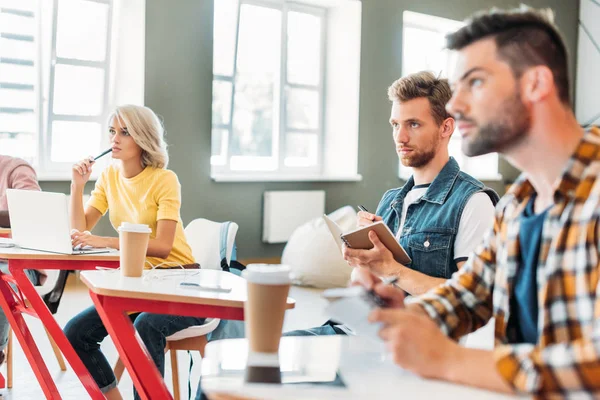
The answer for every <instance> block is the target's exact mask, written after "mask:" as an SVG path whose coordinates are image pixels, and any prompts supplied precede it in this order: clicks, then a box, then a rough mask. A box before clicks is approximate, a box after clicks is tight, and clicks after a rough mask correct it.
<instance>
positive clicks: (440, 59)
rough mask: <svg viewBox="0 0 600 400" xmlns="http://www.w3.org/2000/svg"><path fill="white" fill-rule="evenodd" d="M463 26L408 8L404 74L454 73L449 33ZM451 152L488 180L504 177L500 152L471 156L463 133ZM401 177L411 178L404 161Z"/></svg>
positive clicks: (466, 169) (470, 170) (456, 137)
mask: <svg viewBox="0 0 600 400" xmlns="http://www.w3.org/2000/svg"><path fill="white" fill-rule="evenodd" d="M461 26H463V23H462V22H459V21H453V20H449V19H446V18H439V17H434V16H431V15H426V14H419V13H415V12H411V11H405V12H404V14H403V43H402V48H403V50H402V75H403V76H404V75H408V74H412V73H415V72H419V71H423V70H427V71H432V72H434V73H436V74H437V73H439V74H441V76H444V77H448V76H449V75H450V74H451V73H452V68H453V65H454V60H453V58H452V53H451V52H450V51H448V50H446V49H444V46H445V43H446V40H445V36H446V34H447V33H449V32H453V31H455V30H457V29H459V28H460V27H461ZM449 152H450V155H451V156H452V157H454V158H455V159H456V161H457V162H458V164H459V165H460V167H461V169H462V170H463V171H464V172H466V173H468V174H470V175H472V176H474V177H476V178H478V179H484V180H497V179H500V178H501V177H500V174H499V173H498V154H497V153H492V154H486V155H483V156H479V157H467V156H465V155H464V154H463V152H462V150H461V136H460V135H459V134H457V133H456V132H455V133H454V134H453V135H452V138H451V139H450V144H449ZM399 171H400V177H401V178H402V179H408V178H409V177H410V175H411V171H410V168H407V167H404V166H402V165H401V164H400V168H399Z"/></svg>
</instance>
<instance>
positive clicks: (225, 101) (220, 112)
mask: <svg viewBox="0 0 600 400" xmlns="http://www.w3.org/2000/svg"><path fill="white" fill-rule="evenodd" d="M231 90H232V84H231V82H226V81H218V80H215V81H213V97H212V123H213V125H215V124H228V123H229V119H230V118H231Z"/></svg>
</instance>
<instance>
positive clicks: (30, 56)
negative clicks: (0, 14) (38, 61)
mask: <svg viewBox="0 0 600 400" xmlns="http://www.w3.org/2000/svg"><path fill="white" fill-rule="evenodd" d="M0 54H2V57H6V58H16V59H21V60H35V43H34V42H27V41H23V40H12V39H5V38H0ZM0 80H2V78H0Z"/></svg>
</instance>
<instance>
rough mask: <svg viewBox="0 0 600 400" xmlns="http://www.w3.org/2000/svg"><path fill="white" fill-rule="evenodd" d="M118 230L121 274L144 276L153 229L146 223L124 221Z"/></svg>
mask: <svg viewBox="0 0 600 400" xmlns="http://www.w3.org/2000/svg"><path fill="white" fill-rule="evenodd" d="M118 231H119V250H120V252H121V257H120V265H121V275H123V276H133V277H139V276H142V272H143V271H144V263H145V262H146V251H147V250H148V241H149V240H150V233H151V232H152V229H150V227H149V226H148V225H146V224H132V223H129V222H123V223H122V224H121V226H120V227H119V229H118Z"/></svg>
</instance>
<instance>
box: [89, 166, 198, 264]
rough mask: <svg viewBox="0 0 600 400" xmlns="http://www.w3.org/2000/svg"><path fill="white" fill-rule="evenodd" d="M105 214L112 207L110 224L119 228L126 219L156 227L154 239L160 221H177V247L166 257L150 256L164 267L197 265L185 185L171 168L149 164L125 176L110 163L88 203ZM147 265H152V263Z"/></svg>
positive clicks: (152, 235)
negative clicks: (186, 227)
mask: <svg viewBox="0 0 600 400" xmlns="http://www.w3.org/2000/svg"><path fill="white" fill-rule="evenodd" d="M87 205H88V206H91V207H94V208H95V209H96V210H98V211H100V212H101V213H102V215H104V214H106V212H107V211H109V210H110V213H109V215H110V223H111V224H112V226H113V228H115V229H117V228H118V227H119V226H120V225H121V223H122V222H131V223H134V224H146V225H148V226H149V227H150V229H152V233H151V234H150V238H151V239H154V238H156V225H157V223H158V221H159V220H161V219H167V220H171V221H177V230H176V232H175V240H174V241H173V249H172V250H171V253H170V254H169V256H168V257H167V259H166V260H164V259H161V258H156V257H147V258H146V260H148V261H149V262H150V263H151V264H152V265H154V266H156V265H158V264H161V263H163V262H167V263H166V264H164V265H163V266H162V267H169V266H176V265H178V264H179V265H185V264H193V263H194V262H195V261H194V257H193V256H192V249H191V248H190V246H189V244H188V243H187V241H186V239H185V234H184V232H183V222H182V221H181V216H180V212H179V210H180V207H181V185H180V184H179V180H178V179H177V175H176V174H175V173H174V172H173V171H170V170H168V169H160V168H153V167H146V168H145V169H144V170H143V171H142V172H140V173H139V174H138V175H136V176H134V177H133V178H129V179H128V178H125V177H124V176H122V175H121V171H120V170H119V168H118V167H117V166H116V165H109V166H108V167H107V168H106V169H105V170H104V171H102V174H101V175H100V178H99V179H98V180H97V181H96V186H95V187H94V190H93V191H92V195H91V197H90V199H89V201H88V202H87ZM145 268H150V266H149V265H148V263H146V264H145Z"/></svg>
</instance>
